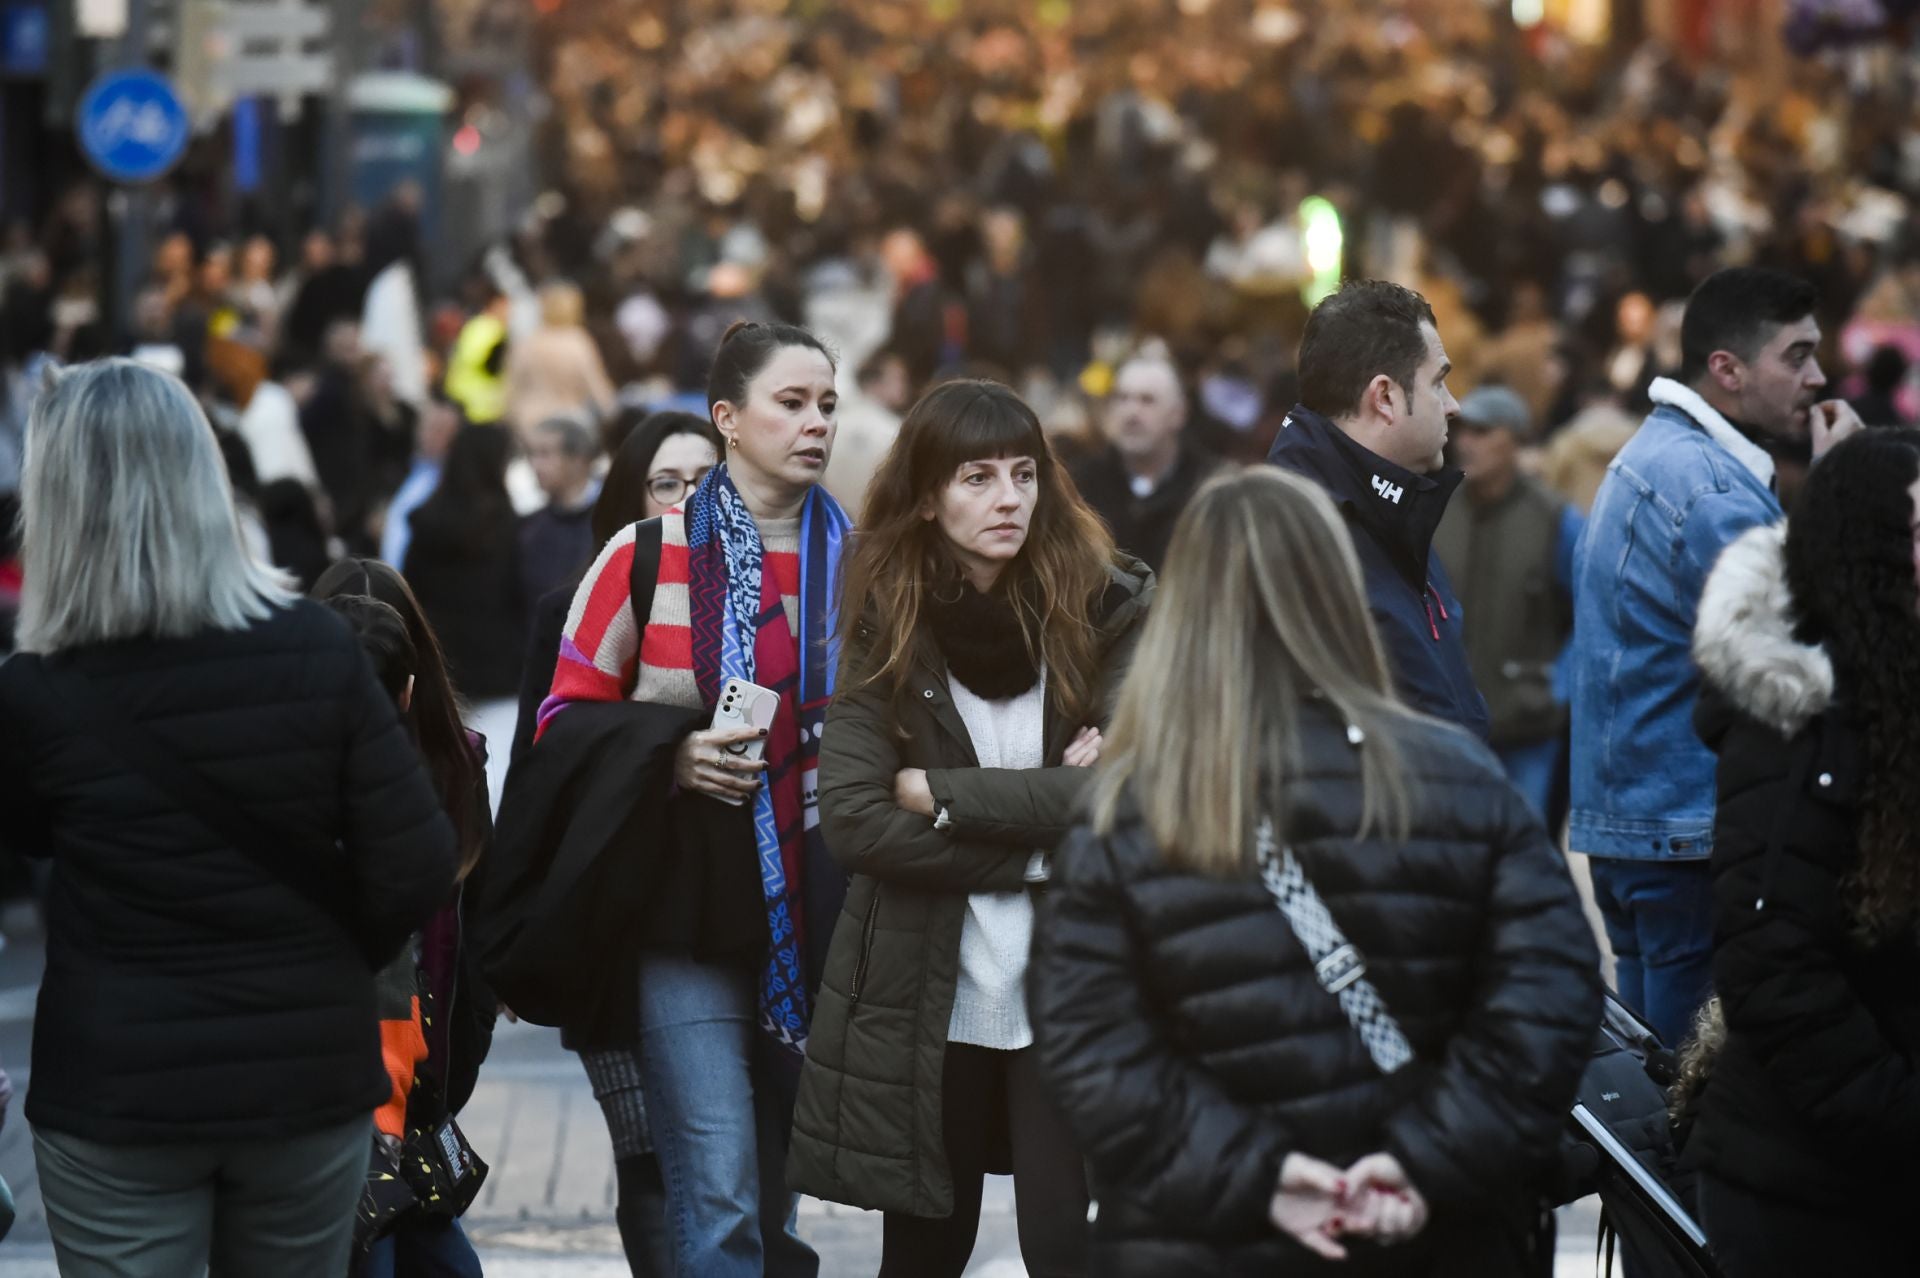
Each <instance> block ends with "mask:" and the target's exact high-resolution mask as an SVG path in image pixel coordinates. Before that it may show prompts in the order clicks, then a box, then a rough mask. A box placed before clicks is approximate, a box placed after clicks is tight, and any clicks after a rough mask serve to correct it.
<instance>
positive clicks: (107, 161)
mask: <svg viewBox="0 0 1920 1278" xmlns="http://www.w3.org/2000/svg"><path fill="white" fill-rule="evenodd" d="M75 130H76V132H78V133H79V135H80V149H81V150H82V151H84V152H85V153H86V156H87V159H88V160H89V161H91V162H92V164H93V167H94V168H96V169H98V170H99V171H100V174H101V176H103V177H107V178H111V179H112V180H113V181H115V182H151V181H153V180H154V179H155V178H159V177H164V176H165V175H166V173H167V171H168V170H169V169H171V168H172V167H173V166H174V165H175V164H176V163H177V162H178V161H179V159H180V155H181V153H182V152H184V151H185V150H186V149H187V139H188V137H189V136H190V135H191V133H192V132H193V127H192V122H191V121H190V120H189V119H188V117H187V109H186V107H185V106H183V105H182V104H181V102H180V95H179V94H178V93H175V92H174V89H173V86H172V85H171V84H169V83H168V82H167V79H166V77H165V76H162V75H160V74H158V73H157V72H153V71H147V70H141V69H133V70H125V71H109V72H107V73H106V74H105V75H102V76H101V77H100V78H99V79H97V80H95V81H94V82H93V85H92V87H90V88H89V89H88V90H87V95H86V97H85V98H83V99H82V100H81V102H80V112H79V115H78V117H77V119H76V123H75Z"/></svg>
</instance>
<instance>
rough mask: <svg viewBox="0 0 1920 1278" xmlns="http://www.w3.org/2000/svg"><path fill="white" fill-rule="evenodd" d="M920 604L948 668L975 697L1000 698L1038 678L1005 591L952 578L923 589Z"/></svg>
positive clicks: (1010, 600) (1025, 686)
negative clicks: (984, 588) (924, 596)
mask: <svg viewBox="0 0 1920 1278" xmlns="http://www.w3.org/2000/svg"><path fill="white" fill-rule="evenodd" d="M924 607H925V609H926V621H927V625H928V627H929V630H930V632H931V633H932V635H933V640H934V642H935V643H936V644H938V645H939V648H940V655H942V656H943V657H945V658H946V659H947V669H948V670H950V671H951V672H952V674H953V677H954V678H955V679H958V680H959V681H960V682H961V683H963V684H965V685H966V686H967V688H968V689H969V690H970V691H971V692H972V693H973V694H974V695H975V696H977V697H982V698H984V699H986V700H988V701H1004V700H1006V699H1007V698H1008V697H1017V696H1019V695H1020V694H1021V693H1023V692H1025V691H1027V690H1028V689H1029V688H1031V687H1033V685H1034V684H1035V683H1036V682H1038V681H1039V678H1040V668H1039V666H1038V665H1037V664H1036V662H1035V661H1034V658H1033V656H1032V654H1030V653H1029V652H1028V651H1027V639H1026V634H1025V632H1024V631H1023V630H1022V629H1021V627H1020V614H1019V613H1018V612H1017V611H1015V609H1014V605H1013V600H1012V599H1010V598H1009V597H1008V595H1007V592H1006V591H1005V590H999V589H995V590H990V591H987V592H986V593H984V594H983V593H981V592H980V591H978V590H975V589H974V588H973V586H972V585H970V584H968V583H967V582H966V581H965V580H963V579H961V578H958V577H954V578H950V579H948V580H946V581H943V582H941V583H939V584H938V585H936V586H935V587H934V588H933V589H931V590H930V591H928V592H927V600H926V603H925V605H924Z"/></svg>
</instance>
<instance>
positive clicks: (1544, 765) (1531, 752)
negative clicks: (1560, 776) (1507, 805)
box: [1496, 737, 1561, 838]
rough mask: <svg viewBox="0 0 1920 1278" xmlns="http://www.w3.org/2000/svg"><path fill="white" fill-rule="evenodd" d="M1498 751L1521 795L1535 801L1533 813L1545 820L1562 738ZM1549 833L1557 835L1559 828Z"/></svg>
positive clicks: (1558, 762) (1551, 799)
mask: <svg viewBox="0 0 1920 1278" xmlns="http://www.w3.org/2000/svg"><path fill="white" fill-rule="evenodd" d="M1496 753H1498V754H1499V756H1500V766H1502V767H1504V768H1505V769H1506V770H1507V780H1509V781H1511V782H1513V788H1514V789H1516V790H1518V791H1519V792H1520V797H1521V798H1523V799H1525V800H1526V801H1527V802H1528V803H1529V804H1530V805H1532V807H1533V814H1534V815H1535V816H1537V817H1539V818H1540V819H1541V820H1542V821H1545V820H1546V819H1547V806H1548V805H1549V804H1550V803H1552V802H1553V771H1554V769H1555V768H1557V767H1559V766H1560V757H1561V742H1560V738H1559V737H1550V738H1548V739H1547V740H1545V741H1536V742H1534V743H1533V744H1532V745H1523V746H1510V747H1508V748H1507V749H1505V750H1500V751H1497V752H1496ZM1549 833H1552V834H1554V836H1555V837H1556V838H1557V837H1558V832H1557V831H1549Z"/></svg>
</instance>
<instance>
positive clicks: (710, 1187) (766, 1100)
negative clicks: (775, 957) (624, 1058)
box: [640, 952, 820, 1278]
mask: <svg viewBox="0 0 1920 1278" xmlns="http://www.w3.org/2000/svg"><path fill="white" fill-rule="evenodd" d="M755 980H756V974H755V973H754V972H752V971H751V970H748V969H744V968H734V967H716V966H713V965H711V964H707V963H699V962H695V961H694V960H693V959H691V958H689V957H687V956H686V955H683V954H664V953H658V952H649V953H647V954H645V955H643V956H642V957H641V960H640V1068H641V1073H642V1075H643V1076H644V1090H645V1093H646V1097H647V1110H648V1117H649V1120H650V1125H651V1127H652V1129H653V1144H654V1150H655V1152H656V1153H657V1154H658V1155H659V1158H660V1173H661V1176H662V1177H663V1178H664V1180H665V1181H666V1186H667V1217H668V1219H667V1224H668V1229H669V1230H670V1232H671V1233H672V1235H673V1246H674V1256H675V1260H676V1262H677V1268H678V1270H679V1272H680V1273H681V1274H682V1275H686V1276H687V1278H694V1276H695V1275H697V1276H698V1278H761V1275H762V1274H763V1273H764V1274H765V1275H767V1276H768V1278H815V1275H817V1274H818V1273H819V1271H820V1258H819V1256H817V1255H815V1254H814V1251H813V1249H812V1248H811V1247H809V1246H807V1245H806V1244H805V1243H803V1242H801V1241H800V1236H799V1234H798V1233H796V1232H795V1224H796V1212H797V1208H798V1206H799V1201H800V1200H799V1196H798V1195H796V1194H794V1193H792V1192H791V1191H789V1190H788V1189H787V1134H788V1132H789V1131H790V1130H791V1128H792V1126H793V1090H792V1087H791V1086H782V1085H781V1081H782V1080H781V1078H780V1075H779V1062H777V1060H776V1058H774V1057H773V1056H772V1053H771V1048H772V1043H771V1040H768V1039H767V1038H766V1036H765V1035H764V1034H763V1033H762V1032H761V1031H760V1028H759V1025H758V1020H759V1016H758V1013H757V1011H756V1001H757V1000H756V996H755Z"/></svg>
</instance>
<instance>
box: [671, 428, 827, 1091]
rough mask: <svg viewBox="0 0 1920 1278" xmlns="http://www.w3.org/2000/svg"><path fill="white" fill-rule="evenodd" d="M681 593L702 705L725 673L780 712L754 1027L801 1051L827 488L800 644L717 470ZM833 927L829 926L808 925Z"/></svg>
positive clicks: (815, 818)
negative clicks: (767, 696)
mask: <svg viewBox="0 0 1920 1278" xmlns="http://www.w3.org/2000/svg"><path fill="white" fill-rule="evenodd" d="M686 521H687V552H688V560H687V594H688V602H689V605H690V608H691V614H692V615H691V620H692V626H693V673H694V680H695V682H696V683H697V684H698V685H699V688H700V699H701V701H702V702H704V703H705V704H706V705H709V706H711V705H714V704H716V703H717V702H718V701H719V697H720V689H721V688H722V687H723V686H724V685H725V683H726V681H727V680H728V679H730V678H740V679H745V680H747V681H748V682H749V683H756V684H759V685H760V686H761V687H763V688H771V689H772V690H773V691H775V692H777V693H779V694H780V711H779V713H778V714H777V715H776V716H775V718H774V723H773V728H772V730H771V731H770V733H769V734H768V737H767V746H766V756H765V757H766V761H767V771H766V774H765V781H766V784H764V785H762V786H761V787H760V789H759V791H758V792H757V793H755V795H754V797H753V839H754V850H755V852H756V854H757V856H758V858H759V865H760V882H761V887H762V890H763V895H764V897H765V900H766V909H767V933H768V938H769V945H768V954H767V966H766V970H765V972H764V973H763V975H762V978H761V983H760V1025H761V1028H762V1029H764V1030H765V1031H766V1032H767V1033H769V1034H771V1035H772V1036H773V1037H774V1038H775V1039H776V1040H777V1041H778V1042H780V1043H781V1044H782V1045H783V1046H785V1047H787V1048H788V1049H790V1050H791V1051H792V1052H794V1053H795V1054H802V1055H803V1054H804V1053H805V1052H806V1045H807V1026H808V1023H809V1022H810V1020H811V1019H812V1008H811V1007H810V1006H809V1001H810V1000H809V998H808V994H807V986H806V961H805V956H806V930H807V922H808V921H807V919H806V917H805V913H804V909H803V901H804V899H805V895H804V891H803V885H804V882H805V867H806V866H807V865H808V864H810V863H811V864H819V863H820V858H823V857H825V856H826V855H827V852H826V849H825V847H824V846H822V841H821V838H820V813H819V796H820V785H819V768H820V732H821V728H822V726H823V725H824V724H825V722H826V714H827V703H828V702H829V701H830V700H831V699H832V697H833V681H834V673H835V670H836V668H837V667H838V665H839V646H840V645H839V630H840V627H839V601H840V554H841V548H842V546H843V544H844V543H845V540H846V536H847V532H848V528H849V524H848V520H847V516H846V514H845V512H844V511H842V510H841V509H840V507H839V505H838V504H837V503H836V502H835V501H834V500H833V498H832V497H830V496H828V494H827V491H826V489H824V488H820V487H817V486H816V487H815V488H813V489H812V490H811V491H810V492H808V494H807V499H806V502H805V504H804V505H803V506H802V507H801V511H800V639H799V644H798V646H797V649H796V646H795V644H794V641H793V636H792V633H791V631H790V630H789V629H788V626H787V613H786V608H785V606H784V605H783V604H782V603H781V600H780V591H779V588H778V587H777V586H776V585H775V584H774V583H773V582H772V580H771V579H770V577H769V575H768V574H767V573H766V572H765V547H764V546H763V545H762V544H761V541H760V528H759V526H758V525H757V524H756V523H755V522H754V520H753V516H752V514H751V513H750V512H749V511H748V510H747V507H746V503H745V502H744V501H742V500H741V498H740V492H739V490H738V489H736V488H735V487H734V485H733V480H732V478H731V477H730V476H729V475H728V473H727V468H726V466H724V465H721V466H716V467H715V468H714V469H713V470H712V471H710V472H709V473H708V475H707V478H706V479H705V480H704V481H703V482H702V483H701V485H700V487H699V489H698V490H696V491H695V492H694V494H693V497H692V499H691V500H690V501H689V502H688V503H687V511H686ZM815 922H816V924H817V925H818V926H822V927H832V926H833V920H832V919H821V920H815Z"/></svg>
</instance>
